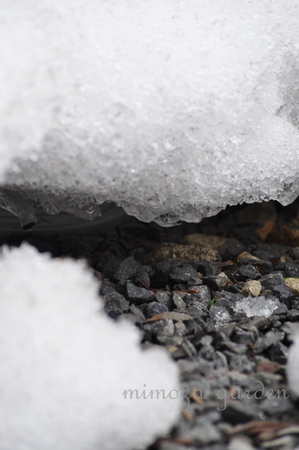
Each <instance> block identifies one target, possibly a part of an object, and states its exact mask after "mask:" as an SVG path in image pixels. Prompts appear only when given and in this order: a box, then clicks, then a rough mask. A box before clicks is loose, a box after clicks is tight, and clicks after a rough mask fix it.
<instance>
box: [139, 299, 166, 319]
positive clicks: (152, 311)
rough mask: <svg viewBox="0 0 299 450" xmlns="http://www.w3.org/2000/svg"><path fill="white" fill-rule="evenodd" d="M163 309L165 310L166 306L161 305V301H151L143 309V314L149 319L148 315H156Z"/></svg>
mask: <svg viewBox="0 0 299 450" xmlns="http://www.w3.org/2000/svg"><path fill="white" fill-rule="evenodd" d="M165 311H167V308H166V306H164V305H161V303H158V302H151V303H149V304H148V305H147V307H146V308H145V309H144V315H145V317H146V318H147V319H149V318H150V317H153V316H156V315H157V314H160V313H162V312H165Z"/></svg>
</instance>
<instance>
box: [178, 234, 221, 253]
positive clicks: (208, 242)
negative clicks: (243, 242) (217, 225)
mask: <svg viewBox="0 0 299 450" xmlns="http://www.w3.org/2000/svg"><path fill="white" fill-rule="evenodd" d="M226 240H227V238H225V237H222V236H213V235H209V234H201V233H194V234H187V235H186V236H185V241H186V242H187V244H196V245H198V244H199V245H204V246H205V247H210V248H212V249H214V250H217V248H218V247H220V246H221V245H223V244H224V243H225V242H226Z"/></svg>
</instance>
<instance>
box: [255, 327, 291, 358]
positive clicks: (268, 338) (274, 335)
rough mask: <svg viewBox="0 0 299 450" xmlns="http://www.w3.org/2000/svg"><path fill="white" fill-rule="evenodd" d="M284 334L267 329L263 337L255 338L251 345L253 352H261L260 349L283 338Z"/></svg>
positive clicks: (262, 349) (264, 348)
mask: <svg viewBox="0 0 299 450" xmlns="http://www.w3.org/2000/svg"><path fill="white" fill-rule="evenodd" d="M284 336H285V334H284V333H282V332H277V331H268V333H266V334H265V335H264V336H263V337H260V338H258V339H257V341H256V343H255V344H254V346H253V351H254V352H255V353H262V351H264V350H266V349H267V348H269V347H270V346H271V345H273V344H276V343H277V342H279V341H281V340H282V339H283V338H284Z"/></svg>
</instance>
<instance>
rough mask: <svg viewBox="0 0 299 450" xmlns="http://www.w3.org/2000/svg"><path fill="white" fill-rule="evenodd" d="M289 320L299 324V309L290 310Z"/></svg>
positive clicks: (288, 313)
mask: <svg viewBox="0 0 299 450" xmlns="http://www.w3.org/2000/svg"><path fill="white" fill-rule="evenodd" d="M287 319H288V320H290V321H291V322H298V321H299V311H298V309H290V310H289V311H288V312H287Z"/></svg>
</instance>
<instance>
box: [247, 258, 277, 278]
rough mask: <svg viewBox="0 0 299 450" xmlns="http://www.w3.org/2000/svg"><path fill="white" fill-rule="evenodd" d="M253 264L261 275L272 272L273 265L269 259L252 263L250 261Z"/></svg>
mask: <svg viewBox="0 0 299 450" xmlns="http://www.w3.org/2000/svg"><path fill="white" fill-rule="evenodd" d="M252 264H253V265H254V267H255V268H256V269H258V270H259V272H260V273H261V274H262V275H267V274H268V273H272V272H273V265H272V263H271V262H270V261H263V260H261V261H254V263H252Z"/></svg>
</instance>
